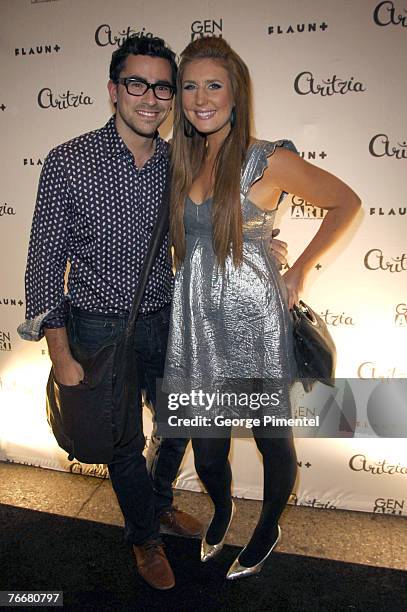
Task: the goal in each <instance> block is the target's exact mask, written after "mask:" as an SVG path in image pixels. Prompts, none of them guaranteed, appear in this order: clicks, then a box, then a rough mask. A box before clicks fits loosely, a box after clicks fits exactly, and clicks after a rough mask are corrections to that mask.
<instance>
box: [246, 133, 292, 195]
mask: <svg viewBox="0 0 407 612" xmlns="http://www.w3.org/2000/svg"><path fill="white" fill-rule="evenodd" d="M278 147H284V148H285V149H289V150H290V151H293V152H294V153H298V151H297V149H296V147H295V145H294V143H293V142H291V140H275V141H269V140H255V141H254V142H253V143H252V144H251V145H250V146H249V148H248V150H247V155H246V160H245V163H244V165H243V168H242V172H241V180H240V192H241V194H242V195H243V196H246V195H247V193H248V192H249V189H250V187H251V186H252V185H253V183H255V182H256V181H258V180H259V179H260V178H261V177H262V176H263V174H264V171H265V169H266V168H267V163H268V162H267V158H268V157H270V155H273V153H274V152H275V150H276V149H277V148H278Z"/></svg>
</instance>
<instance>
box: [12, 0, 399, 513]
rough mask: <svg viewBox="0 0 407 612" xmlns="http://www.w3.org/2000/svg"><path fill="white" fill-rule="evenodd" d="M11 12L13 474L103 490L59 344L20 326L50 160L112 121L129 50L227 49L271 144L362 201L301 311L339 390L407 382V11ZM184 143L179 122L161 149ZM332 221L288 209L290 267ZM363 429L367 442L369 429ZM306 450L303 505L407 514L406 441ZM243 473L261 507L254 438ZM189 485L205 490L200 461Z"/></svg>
mask: <svg viewBox="0 0 407 612" xmlns="http://www.w3.org/2000/svg"><path fill="white" fill-rule="evenodd" d="M0 9H1V22H0V31H1V42H0V44H1V54H2V61H1V65H0V71H1V72H0V75H1V78H0V80H1V83H2V87H1V93H0V129H1V134H2V140H1V142H2V146H1V149H0V164H1V169H2V180H1V183H0V259H1V271H2V272H1V284H0V401H1V407H0V459H1V460H5V461H15V462H19V463H27V464H31V465H38V466H43V467H48V468H52V469H60V470H70V471H72V472H81V473H92V474H96V475H100V476H105V475H106V470H105V468H104V466H85V465H80V464H78V463H77V462H72V463H70V462H68V461H67V459H66V455H65V453H64V452H62V451H61V450H60V449H59V448H58V447H57V445H56V443H55V442H54V440H53V438H52V435H51V434H50V431H49V429H48V426H47V424H46V421H45V416H44V414H45V412H44V387H45V382H46V378H47V375H48V370H49V366H50V362H49V358H48V355H47V348H46V344H45V341H44V340H43V341H41V342H39V343H29V342H25V341H23V340H21V339H19V337H18V335H17V331H16V328H17V326H18V324H19V323H20V322H21V321H22V320H23V318H24V308H25V304H24V284H23V276H24V269H25V258H26V250H27V244H28V237H29V230H30V224H31V216H32V212H33V207H34V202H35V194H36V188H37V182H38V177H39V173H40V171H41V167H42V164H43V162H44V158H45V156H46V155H47V153H48V151H49V150H50V149H51V148H53V147H54V146H55V145H57V144H59V143H61V142H63V141H66V140H68V139H70V138H72V137H74V136H77V135H79V134H80V133H83V132H86V131H89V130H92V129H95V128H97V127H100V126H102V125H103V124H104V123H105V122H106V121H107V119H108V118H109V116H110V114H111V107H110V105H109V100H108V95H107V89H106V84H107V79H108V65H109V62H110V57H111V53H112V52H113V51H114V50H115V49H116V48H117V46H118V45H120V44H121V43H122V41H123V40H124V39H125V38H127V37H128V36H152V35H159V36H162V37H163V38H165V39H166V40H167V42H168V43H169V44H170V45H171V46H172V48H173V49H174V50H175V51H177V52H180V51H181V50H182V49H183V48H184V47H185V46H186V44H187V43H189V42H190V41H191V40H192V39H195V38H196V37H199V36H205V35H216V36H222V37H224V38H225V39H226V40H228V41H229V42H230V43H231V45H232V46H233V47H234V48H235V49H236V51H237V52H238V53H239V54H240V55H241V56H242V57H243V58H244V60H245V61H246V62H247V64H248V66H249V68H250V71H251V75H252V78H253V86H254V94H255V121H256V127H257V136H258V137H260V138H265V139H270V140H275V139H279V138H289V139H291V140H293V141H294V143H295V144H296V146H297V148H298V149H299V151H300V152H301V154H302V155H303V157H304V158H305V159H307V160H310V161H311V162H312V163H316V164H317V165H319V166H321V167H322V168H326V169H328V170H330V171H331V172H333V173H334V174H337V175H338V176H340V177H342V178H343V179H344V180H345V181H346V182H348V183H349V184H350V185H351V186H352V187H353V189H354V190H355V191H356V192H357V193H359V194H360V196H361V198H362V200H363V211H362V214H361V215H360V217H359V219H358V220H357V222H356V223H355V224H354V226H353V229H352V231H351V232H350V234H349V235H348V236H347V237H346V238H345V239H344V240H342V241H341V242H340V243H339V244H338V245H337V246H336V247H335V248H334V249H333V250H331V251H330V253H329V254H328V255H327V256H326V257H324V259H323V261H321V262H319V263H318V265H317V266H316V267H315V270H314V271H313V273H312V274H311V275H310V279H309V283H308V285H307V287H306V292H305V296H304V297H305V299H306V301H308V302H309V303H310V304H311V305H312V306H313V307H314V308H315V309H316V310H318V311H319V312H321V313H322V315H323V317H324V319H325V320H326V322H327V324H328V325H329V327H330V330H331V331H332V334H333V336H334V339H335V341H336V344H337V348H338V354H339V355H338V376H341V377H349V378H353V379H370V380H380V379H394V378H406V377H407V363H406V354H407V351H406V346H407V342H406V340H407V283H406V279H407V240H406V235H407V223H406V222H407V213H406V210H407V196H406V189H405V182H406V168H407V126H406V122H405V98H406V87H405V83H406V79H405V58H406V52H407V46H406V39H407V0H394V1H385V2H378V1H376V0H359V1H358V2H354V0H343V1H342V2H337V1H336V0H310V1H309V2H302V1H301V0H289V1H287V2H278V1H277V0H255V1H254V2H247V0H217V1H212V0H207V1H206V2H202V1H200V0H178V1H177V2H172V3H169V2H168V1H167V0H156V1H155V2H148V1H147V0H120V1H118V0H0ZM170 130H171V125H170V122H168V123H167V125H165V126H164V129H163V132H162V133H163V135H164V136H165V137H168V136H169V134H170ZM321 217H322V211H321V210H319V209H317V208H315V207H314V206H313V205H312V202H303V201H301V200H298V199H296V198H294V197H291V196H290V197H287V199H286V203H285V205H284V206H283V208H282V210H281V214H280V217H279V223H278V226H279V227H280V228H281V233H282V236H283V237H284V238H285V239H286V240H287V241H288V243H289V250H290V260H293V259H294V258H295V257H296V255H297V254H298V253H299V252H300V251H301V250H302V248H303V247H304V246H305V244H306V243H307V242H308V241H309V239H310V238H311V236H312V235H313V234H314V233H315V231H316V230H317V228H318V226H319V224H320V222H321ZM389 408H391V407H389ZM386 409H387V406H383V410H386ZM299 410H300V411H303V412H304V411H305V412H307V411H310V412H311V413H312V409H308V408H306V407H304V406H303V407H302V408H301V407H300V409H299ZM357 426H358V428H359V432H360V431H363V428H364V427H366V431H370V429H369V423H368V422H367V421H366V422H364V421H363V422H358V423H357ZM149 428H150V423H149V419H148V416H146V431H147V432H148V431H149ZM297 451H298V461H299V477H298V482H297V485H296V490H295V491H296V492H295V495H293V497H292V502H293V503H296V504H304V505H312V506H315V507H324V508H350V509H355V510H364V511H369V512H385V513H394V514H407V494H406V482H407V450H406V445H405V441H404V440H403V439H400V438H391V439H389V438H387V439H384V438H380V437H371V436H370V437H369V436H368V435H367V436H366V437H364V436H363V435H362V437H360V438H353V437H352V438H344V439H332V438H329V439H312V438H308V439H298V440H297ZM232 461H233V473H234V491H235V493H236V494H237V495H239V496H244V497H249V498H259V497H260V496H261V489H262V469H261V465H260V462H259V458H258V455H257V452H256V450H255V445H254V444H253V441H252V440H235V441H234V445H233V450H232ZM178 486H179V487H181V488H186V489H193V490H197V489H199V484H198V482H197V480H196V476H195V473H194V469H193V461H192V457H191V452H190V451H189V452H188V453H187V456H186V458H185V462H184V465H183V470H182V473H181V475H180V478H179V481H178Z"/></svg>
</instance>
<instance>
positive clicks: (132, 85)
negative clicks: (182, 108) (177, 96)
mask: <svg viewBox="0 0 407 612" xmlns="http://www.w3.org/2000/svg"><path fill="white" fill-rule="evenodd" d="M117 82H118V83H121V84H122V85H124V86H125V88H126V90H127V93H128V94H130V95H131V96H144V94H145V93H147V91H148V90H149V89H152V90H153V93H154V95H155V97H156V98H157V99H158V100H171V98H172V96H173V95H174V93H175V86H174V85H170V84H169V83H167V82H166V81H164V82H163V81H158V82H157V83H148V81H145V80H144V79H142V78H141V77H121V78H120V79H117Z"/></svg>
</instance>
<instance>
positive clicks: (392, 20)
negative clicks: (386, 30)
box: [373, 1, 407, 28]
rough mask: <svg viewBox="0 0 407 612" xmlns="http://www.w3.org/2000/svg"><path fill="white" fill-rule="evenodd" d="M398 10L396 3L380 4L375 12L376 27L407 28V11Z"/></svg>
mask: <svg viewBox="0 0 407 612" xmlns="http://www.w3.org/2000/svg"><path fill="white" fill-rule="evenodd" d="M401 10H402V11H403V12H404V15H402V14H401V12H400V9H396V7H395V5H394V2H388V1H387V2H380V3H379V4H378V5H377V6H376V8H375V10H374V11H373V21H374V22H375V24H376V25H378V26H381V27H385V26H389V25H395V26H401V27H402V28H407V9H405V8H403V9H401Z"/></svg>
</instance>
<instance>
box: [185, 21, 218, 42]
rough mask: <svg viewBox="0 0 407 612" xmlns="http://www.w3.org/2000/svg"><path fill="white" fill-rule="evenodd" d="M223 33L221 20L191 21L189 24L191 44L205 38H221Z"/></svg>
mask: <svg viewBox="0 0 407 612" xmlns="http://www.w3.org/2000/svg"><path fill="white" fill-rule="evenodd" d="M222 32H223V19H219V20H218V21H215V19H203V20H202V21H201V20H197V21H193V22H192V23H191V42H192V41H194V40H196V39H197V38H204V37H205V36H217V37H218V38H222Z"/></svg>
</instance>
